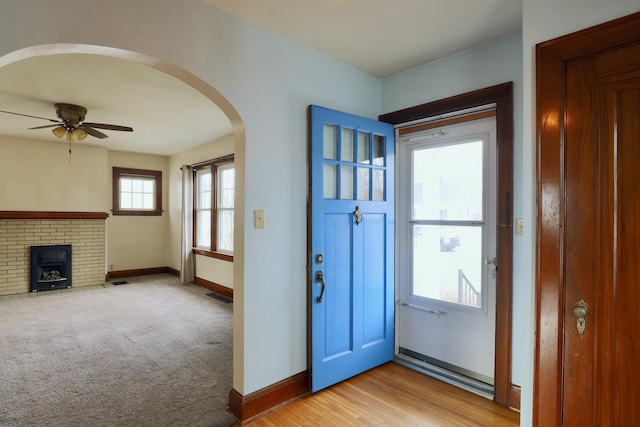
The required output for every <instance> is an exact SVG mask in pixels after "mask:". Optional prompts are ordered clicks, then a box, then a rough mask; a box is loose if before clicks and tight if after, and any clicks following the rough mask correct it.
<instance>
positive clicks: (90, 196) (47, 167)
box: [0, 131, 110, 212]
mask: <svg viewBox="0 0 640 427" xmlns="http://www.w3.org/2000/svg"><path fill="white" fill-rule="evenodd" d="M34 132H36V131H34ZM71 149H72V152H71V157H69V144H68V143H66V142H60V141H53V142H42V141H34V140H28V139H17V138H9V137H0V153H1V155H0V183H1V184H0V210H5V211H9V210H11V211H78V212H108V211H109V209H110V208H109V204H108V203H107V199H106V197H105V194H106V193H107V191H108V186H107V180H106V176H107V150H106V149H105V148H103V147H89V146H81V145H72V146H71Z"/></svg>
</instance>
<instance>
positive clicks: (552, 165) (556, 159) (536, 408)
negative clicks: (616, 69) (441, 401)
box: [533, 13, 640, 426]
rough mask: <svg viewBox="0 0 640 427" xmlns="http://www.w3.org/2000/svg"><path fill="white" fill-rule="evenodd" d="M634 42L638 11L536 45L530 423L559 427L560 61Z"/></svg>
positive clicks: (563, 78)
mask: <svg viewBox="0 0 640 427" xmlns="http://www.w3.org/2000/svg"><path fill="white" fill-rule="evenodd" d="M638 42H640V13H635V14H632V15H628V16H626V17H623V18H619V19H616V20H613V21H610V22H606V23H604V24H600V25H597V26H594V27H591V28H587V29H585V30H581V31H578V32H575V33H572V34H568V35H566V36H562V37H558V38H556V39H553V40H549V41H546V42H543V43H539V44H538V45H537V46H536V88H537V89H536V104H537V109H536V135H537V155H536V158H537V167H536V171H537V179H536V184H537V189H536V197H537V220H536V225H537V236H536V238H537V241H536V248H537V249H536V331H537V334H536V343H535V352H534V357H535V361H534V387H533V425H535V426H550V425H558V426H559V425H562V404H563V402H562V399H563V396H562V380H563V375H564V371H563V364H562V355H563V351H564V348H563V334H562V332H563V330H564V323H563V318H564V315H563V314H564V310H563V306H564V304H565V301H564V277H563V273H564V269H563V264H562V262H563V259H562V254H563V236H564V235H563V233H564V224H565V221H566V219H565V215H566V212H565V210H564V203H563V200H564V196H563V194H564V189H565V180H564V176H563V174H564V167H563V159H564V157H563V154H564V146H563V143H564V135H565V133H564V128H565V112H566V85H567V75H566V63H567V62H568V61H571V60H574V59H578V58H584V57H589V56H594V55H598V54H600V53H602V52H606V51H609V50H611V49H616V48H621V47H624V46H627V45H631V44H634V43H638Z"/></svg>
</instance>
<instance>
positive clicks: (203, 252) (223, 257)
mask: <svg viewBox="0 0 640 427" xmlns="http://www.w3.org/2000/svg"><path fill="white" fill-rule="evenodd" d="M193 253H194V254H196V255H202V256H206V257H209V258H216V259H220V260H223V261H229V262H233V255H229V254H223V253H221V252H213V251H208V250H206V249H198V248H193Z"/></svg>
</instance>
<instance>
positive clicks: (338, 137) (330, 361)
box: [308, 105, 395, 392]
mask: <svg viewBox="0 0 640 427" xmlns="http://www.w3.org/2000/svg"><path fill="white" fill-rule="evenodd" d="M309 112H310V122H311V123H310V125H311V147H310V165H309V166H310V172H311V173H310V176H311V190H310V193H311V194H310V199H311V200H310V201H311V209H310V231H311V233H310V236H309V259H308V262H309V266H308V270H309V273H310V278H309V279H310V280H309V281H310V286H311V288H310V292H309V301H308V309H309V312H310V314H311V317H310V321H311V328H310V333H311V336H310V340H309V342H310V345H311V347H310V349H309V355H310V359H311V391H313V392H315V391H318V390H321V389H323V388H325V387H328V386H330V385H333V384H335V383H337V382H339V381H342V380H344V379H347V378H349V377H352V376H354V375H357V374H359V373H361V372H364V371H366V370H368V369H371V368H373V367H376V366H378V365H380V364H382V363H384V362H388V361H390V360H392V359H393V356H394V330H393V320H394V281H393V278H394V264H393V262H394V228H393V227H394V184H393V182H394V174H393V171H394V155H393V153H394V148H395V146H394V136H393V132H394V130H393V126H392V125H390V124H388V123H382V122H378V121H375V120H371V119H367V118H363V117H358V116H354V115H351V114H347V113H342V112H339V111H335V110H330V109H327V108H323V107H319V106H316V105H312V106H310V107H309Z"/></svg>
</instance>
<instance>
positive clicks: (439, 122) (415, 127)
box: [398, 109, 496, 136]
mask: <svg viewBox="0 0 640 427" xmlns="http://www.w3.org/2000/svg"><path fill="white" fill-rule="evenodd" d="M495 115H496V112H495V110H493V109H492V110H489V111H481V112H478V113H472V114H465V115H463V116H458V117H452V118H449V119H442V120H435V121H433V122H429V123H424V124H419V125H413V126H407V127H403V128H400V129H398V135H400V136H402V135H406V134H408V133H413V132H420V131H423V130H429V129H435V128H440V127H443V126H450V125H455V124H458V123H466V122H470V121H472V120H480V119H484V118H487V117H495Z"/></svg>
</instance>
